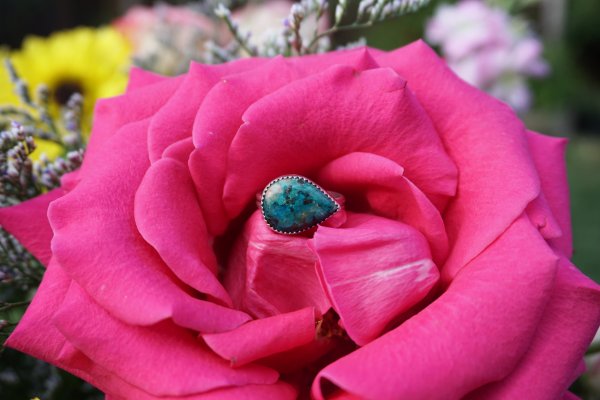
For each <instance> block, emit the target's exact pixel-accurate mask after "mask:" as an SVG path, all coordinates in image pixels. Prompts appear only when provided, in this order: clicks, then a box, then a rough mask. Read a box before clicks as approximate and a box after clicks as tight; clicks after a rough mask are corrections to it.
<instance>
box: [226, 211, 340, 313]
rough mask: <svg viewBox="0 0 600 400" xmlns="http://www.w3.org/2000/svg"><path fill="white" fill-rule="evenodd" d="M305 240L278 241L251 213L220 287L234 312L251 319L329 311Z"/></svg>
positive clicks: (278, 236)
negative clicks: (311, 310)
mask: <svg viewBox="0 0 600 400" xmlns="http://www.w3.org/2000/svg"><path fill="white" fill-rule="evenodd" d="M307 241H308V238H306V237H302V236H296V235H281V234H278V233H275V232H273V231H272V230H271V229H269V227H268V226H267V224H266V223H265V221H264V219H263V217H262V214H261V213H260V211H256V212H255V213H254V214H253V215H252V217H250V219H249V220H248V222H247V223H246V226H245V227H244V232H243V233H242V234H241V235H240V238H238V243H236V245H235V247H234V249H233V250H232V253H231V256H230V260H229V266H228V268H227V271H226V272H225V278H224V285H225V288H226V289H227V291H228V292H229V294H230V295H231V296H232V299H233V302H234V305H235V306H236V307H235V308H236V309H239V310H242V311H245V312H247V313H249V314H251V315H253V316H255V317H257V318H265V317H270V316H274V315H277V314H282V313H290V312H294V311H297V310H300V309H303V308H305V307H316V308H317V309H318V310H319V311H320V312H321V313H325V312H327V310H328V309H329V308H330V307H331V305H330V303H329V300H327V296H326V295H325V293H323V290H322V289H321V285H320V283H319V279H318V277H317V274H316V272H315V262H316V257H315V256H314V254H313V253H312V252H311V251H310V249H309V248H308V247H307V245H306V243H307Z"/></svg>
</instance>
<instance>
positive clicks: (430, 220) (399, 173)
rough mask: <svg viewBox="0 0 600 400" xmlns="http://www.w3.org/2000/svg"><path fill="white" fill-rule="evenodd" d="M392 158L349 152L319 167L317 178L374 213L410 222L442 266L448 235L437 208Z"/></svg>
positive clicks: (326, 186)
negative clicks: (405, 175) (425, 240)
mask: <svg viewBox="0 0 600 400" xmlns="http://www.w3.org/2000/svg"><path fill="white" fill-rule="evenodd" d="M403 173H404V170H403V168H402V167H401V166H399V165H398V164H396V163H395V162H393V161H391V160H389V159H387V158H384V157H380V156H377V155H374V154H369V153H350V154H347V155H345V156H343V157H340V158H338V159H336V160H333V161H332V162H330V163H329V164H327V165H325V166H324V167H323V168H321V170H320V171H319V173H318V175H317V180H318V182H319V184H320V185H321V186H323V187H325V188H327V189H328V190H334V191H336V192H339V193H344V194H345V195H346V198H347V206H351V204H350V202H351V201H354V202H360V201H363V202H366V203H367V205H368V209H366V210H364V211H363V210H361V211H362V212H374V213H375V214H376V215H379V216H382V217H385V218H389V219H393V220H396V221H399V222H402V223H405V224H407V225H410V226H412V227H413V228H415V229H416V230H418V231H419V232H421V233H422V234H423V235H424V236H425V238H426V239H427V241H428V242H429V246H430V248H431V253H432V257H433V258H432V259H433V261H434V262H435V263H436V264H437V265H438V266H440V267H441V266H442V265H443V263H444V261H445V259H446V256H447V255H448V237H447V236H446V230H445V227H444V221H443V220H442V216H441V215H440V212H439V211H438V210H437V209H436V208H435V207H434V206H433V204H431V202H430V201H429V200H428V199H427V197H426V196H425V195H424V194H423V192H421V191H420V190H419V189H418V188H417V187H416V186H415V185H413V184H412V183H411V182H410V181H409V180H408V179H406V178H405V177H404V176H403Z"/></svg>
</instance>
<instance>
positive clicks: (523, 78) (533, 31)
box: [0, 0, 600, 400]
mask: <svg viewBox="0 0 600 400" xmlns="http://www.w3.org/2000/svg"><path fill="white" fill-rule="evenodd" d="M244 3H245V2H244V1H236V0H229V1H227V2H226V3H225V5H226V6H228V7H230V8H231V9H232V11H233V16H234V19H236V18H238V19H240V21H241V27H242V28H244V29H246V30H248V29H249V30H253V31H255V30H261V29H262V27H261V26H260V25H261V24H262V25H264V24H265V23H263V21H265V18H267V19H268V18H270V19H269V21H270V22H269V23H271V24H275V25H276V26H277V25H278V24H279V25H281V22H282V19H283V18H284V17H285V16H286V14H287V13H288V12H289V4H290V3H287V2H284V3H282V4H283V6H282V7H280V6H279V5H276V4H275V3H276V1H272V2H269V3H260V2H252V3H250V4H249V5H248V6H247V8H244V7H243V6H244V5H245V4H244ZM456 3H457V2H456V1H442V0H432V2H431V3H430V5H429V6H427V7H425V8H423V9H421V10H419V11H418V12H416V13H413V14H411V15H407V16H405V17H402V18H400V19H396V20H392V21H388V22H383V23H381V24H378V25H375V26H374V27H372V28H369V29H358V30H349V31H345V32H339V33H337V34H335V35H333V36H331V42H330V43H324V44H323V46H326V45H329V46H330V47H331V48H333V49H335V48H337V47H338V46H343V45H347V44H348V43H353V42H354V43H359V44H360V43H365V41H366V43H367V44H368V45H369V46H372V47H376V48H380V49H383V50H392V49H395V48H397V47H400V46H403V45H405V44H407V43H410V42H412V41H414V40H417V39H419V38H425V39H426V40H427V41H428V42H429V43H430V44H431V45H432V46H433V47H434V48H435V49H436V50H437V51H438V52H439V53H440V55H442V56H443V57H444V58H445V59H446V60H447V61H448V63H449V65H451V66H452V68H453V69H455V71H457V73H459V75H460V76H461V77H463V78H464V79H465V80H467V81H469V82H470V83H472V84H475V85H476V86H479V87H481V88H482V89H484V90H486V91H488V92H490V93H491V94H493V95H497V97H499V98H501V99H503V100H505V101H507V102H509V104H511V106H513V108H515V110H517V111H518V113H519V115H520V116H521V118H522V119H523V120H524V121H525V124H526V125H527V127H528V128H529V129H531V130H535V131H538V132H541V133H544V134H547V135H552V136H560V137H565V138H568V139H569V144H568V147H567V155H566V159H567V169H568V175H569V182H570V190H571V212H572V224H573V240H574V248H575V253H574V256H573V262H574V264H575V265H576V266H577V267H578V268H580V269H581V270H582V271H583V272H584V273H585V274H586V275H588V276H589V277H591V278H592V279H594V280H595V281H596V282H598V283H600V72H599V71H600V24H599V23H598V15H600V2H599V1H597V0H539V1H536V0H521V1H519V0H489V1H487V2H486V3H485V4H486V7H488V9H489V8H490V7H492V6H493V7H495V9H497V10H501V11H498V12H496V14H494V13H493V12H491V11H489V10H488V11H486V10H484V9H481V7H480V9H477V7H478V6H473V5H471V6H469V7H471V8H469V7H465V6H460V7H463V8H462V9H461V8H457V7H458V6H457V5H456ZM467 3H468V2H467ZM471 3H472V2H471ZM166 4H171V5H186V7H187V6H189V7H188V9H189V10H192V12H193V13H194V14H195V15H198V14H200V15H201V17H199V18H192V19H193V21H191V22H190V20H189V15H187V14H186V13H180V12H179V11H173V10H175V9H171V8H169V7H167V6H166ZM264 4H268V5H269V7H267V9H269V10H275V9H278V10H283V11H277V13H275V14H273V15H271V14H269V12H267V11H264V10H262V9H258V8H256V7H257V6H260V5H264ZM140 5H144V6H149V7H153V8H140V7H136V8H133V9H132V7H134V6H140ZM216 5H217V2H215V1H212V0H209V1H204V2H196V3H188V2H183V1H169V2H166V3H160V4H158V3H155V2H154V1H151V0H143V1H137V0H87V1H79V0H0V14H1V15H2V16H4V18H2V23H1V24H0V56H2V55H5V56H6V55H9V54H15V56H14V61H13V62H14V64H15V66H16V67H17V70H18V71H17V72H22V73H23V77H24V78H25V79H26V80H29V81H30V83H34V82H37V81H36V80H38V81H40V82H41V81H44V82H45V83H47V84H48V85H55V86H54V87H52V88H51V89H52V90H53V92H52V93H53V100H52V101H54V102H56V103H57V105H56V107H61V106H63V105H65V103H66V101H67V100H68V98H69V97H70V95H71V94H72V93H74V92H75V91H78V92H84V93H83V94H84V98H85V99H86V101H87V102H88V103H87V104H86V103H84V107H83V111H82V112H83V120H82V124H83V130H84V131H85V129H86V124H87V125H91V109H92V107H93V100H95V99H96V98H98V97H104V96H107V95H114V94H118V92H119V91H121V90H123V88H124V84H125V82H126V74H127V69H128V67H129V65H130V62H131V60H133V64H135V65H138V66H140V67H143V68H146V69H149V70H152V71H155V72H159V73H163V74H170V75H174V74H179V73H182V72H185V69H186V68H187V65H188V64H189V60H190V59H193V60H196V61H200V62H215V57H217V61H219V60H218V57H221V56H219V54H225V55H224V56H222V57H224V59H226V58H227V57H228V55H227V54H228V53H227V52H229V51H230V50H231V46H229V47H227V42H228V41H229V40H231V37H230V36H231V34H230V33H229V32H227V31H226V29H225V30H224V28H223V26H219V25H218V24H217V25H216V22H215V21H218V18H215V16H214V14H213V13H212V10H213V9H214V7H215V6H216ZM444 5H445V6H444ZM452 5H454V6H452ZM332 6H334V4H331V5H330V9H334V8H333V7H332ZM357 7H358V1H356V0H351V1H350V9H351V10H354V9H356V8H357ZM444 7H445V8H444ZM452 7H454V8H452ZM132 10H137V11H136V12H134V13H132V12H131V11H132ZM257 10H258V11H257ZM286 10H287V11H286ZM461 10H462V11H461ZM128 11H129V12H130V13H129V14H127V13H128ZM186 12H187V11H186ZM453 13H454V14H453ZM486 13H487V14H486ZM126 14H127V15H128V17H126V18H122V19H118V18H119V17H123V16H124V15H126ZM157 15H158V17H157ZM355 16H356V12H354V13H353V12H349V15H347V16H346V17H345V19H347V20H348V21H350V22H351V21H352V20H353V19H352V18H355ZM332 18H333V16H331V15H330V16H325V17H324V19H325V20H326V21H325V22H324V25H323V27H321V28H320V29H321V30H323V29H327V26H329V25H330V24H331V23H332V20H331V19H332ZM485 18H489V20H486V21H485V23H486V24H488V25H489V24H491V25H492V26H493V24H494V23H498V24H500V25H498V26H499V27H498V28H497V29H498V30H500V29H508V30H510V32H509V33H507V35H508V36H510V38H512V39H506V40H509V42H510V41H511V40H512V42H511V43H512V44H511V46H513V45H514V46H513V47H511V49H509V50H502V51H504V53H503V52H502V51H500V50H497V49H496V50H494V51H495V53H494V52H491V53H489V54H488V53H486V56H485V59H481V57H482V56H481V54H483V53H484V51H483V50H481V51H480V50H473V48H469V46H470V45H473V43H471V42H470V40H474V39H473V38H477V37H479V38H481V36H482V35H483V36H485V35H484V34H485V32H483V31H482V29H484V27H481V26H477V20H479V23H482V21H483V19H485ZM257 21H258V22H257ZM188 23H189V24H191V25H193V27H194V28H193V29H192V31H191V32H192V33H189V32H187V33H186V32H183V31H182V30H177V31H174V30H173V29H176V28H174V27H173V26H174V25H180V26H181V25H182V24H184V25H185V24H188ZM502 24H504V25H502ZM267 25H268V24H267ZM501 25H502V26H504V28H502V26H501ZM105 26H112V27H114V28H115V29H116V31H118V32H119V33H120V34H122V35H123V36H125V37H126V40H125V41H123V40H121V39H115V38H114V37H112V36H110V35H112V33H103V35H104V36H103V38H101V39H93V40H99V41H98V43H99V44H98V45H97V46H98V47H101V48H103V49H104V55H105V57H104V56H102V55H101V56H100V57H101V58H100V59H99V61H98V62H99V63H100V64H102V63H105V64H106V65H109V64H108V63H109V62H110V63H112V64H110V71H111V72H110V73H108V72H106V71H107V70H108V69H109V67H107V66H104V67H103V69H102V70H100V69H99V68H96V69H94V70H93V71H92V68H88V67H87V66H85V65H82V66H80V69H81V71H79V72H77V74H80V75H81V76H82V78H81V79H82V80H81V81H77V79H70V80H69V79H67V80H64V79H63V80H60V79H58V80H56V79H55V78H53V77H52V76H50V75H44V74H43V73H42V72H40V69H41V68H46V69H48V65H49V64H48V63H52V62H53V63H55V64H56V69H57V74H58V75H60V74H61V71H62V70H61V68H63V69H65V68H73V66H72V65H71V66H68V67H67V66H66V65H67V64H73V63H74V62H73V61H72V60H71V56H72V54H70V53H69V47H68V45H65V44H64V43H69V42H68V40H73V42H72V43H75V42H77V41H79V42H81V41H83V40H84V39H82V37H83V36H85V34H83V33H78V35H79V36H77V37H73V38H72V39H68V40H67V39H65V41H64V43H63V44H60V43H59V44H56V43H55V45H54V46H55V49H58V50H56V53H57V54H56V55H52V56H47V57H46V58H40V59H36V58H35V57H33V56H31V54H30V53H31V51H33V50H32V49H38V53H39V52H41V51H42V50H39V49H41V48H42V47H43V46H42V45H41V44H40V43H38V42H35V40H33V41H31V42H30V43H27V40H29V39H26V38H28V37H29V36H31V35H36V36H39V37H42V38H50V37H54V36H52V35H53V34H54V33H56V32H60V31H65V30H72V29H74V28H78V27H105ZM157 26H158V27H159V28H157ZM465 26H468V27H470V28H468V29H466V28H465ZM157 29H158V30H160V31H158V30H157ZM169 29H171V30H169ZM177 29H180V28H177ZM469 29H470V30H469ZM494 29H495V28H494ZM142 31H143V32H144V33H143V34H142V33H140V32H142ZM488 31H489V29H488ZM215 32H216V33H215ZM457 32H458V33H457ZM469 32H470V33H469ZM254 33H256V32H254ZM492 33H493V32H492ZM469 34H470V35H471V36H472V37H465V36H468V35H469ZM488 34H489V32H488ZM453 35H455V36H453ZM461 35H462V37H461ZM148 37H151V39H148ZM253 37H257V36H256V35H253ZM452 37H457V38H458V39H456V40H457V43H458V44H456V43H455V42H452V43H450V41H451V40H450V39H449V38H452ZM515 38H516V39H515ZM86 40H92V39H89V38H88V39H86ZM490 40H491V41H493V40H496V42H495V43H497V40H500V39H498V38H496V39H490ZM502 40H504V39H502ZM502 40H500V41H502ZM505 42H506V41H505ZM517 42H518V43H517ZM94 43H96V42H94ZM190 43H193V44H194V45H193V46H191V45H190ZM515 43H517V44H519V45H520V44H522V45H523V46H521V47H519V49H521V50H518V51H513V50H514V49H515V48H516V47H515V46H516V45H515ZM479 45H481V43H480V44H479ZM36 46H37V47H36ZM40 46H41V47H40ZM65 46H66V47H65ZM102 46H104V47H102ZM177 46H179V47H177ZM198 46H200V47H202V49H201V50H202V51H200V50H198V48H197V47H198ZM453 46H454V47H453ZM457 46H458V47H457ZM473 46H474V45H473ZM191 47H194V49H193V51H190V48H191ZM173 49H175V50H173ZM207 49H208V50H209V51H208V53H210V54H209V55H210V57H209V56H207V55H206V54H208V53H207ZM211 49H212V50H211ZM215 49H216V50H215ZM44 51H49V50H44ZM236 51H237V50H236ZM265 51H268V49H267V50H265ZM477 51H479V53H477V54H475V53H476V52H477ZM219 52H221V53H219ZM467 53H468V54H467ZM86 54H87V53H86ZM490 54H491V55H490ZM480 56H481V57H480ZM88 57H90V58H91V57H98V56H97V55H89V56H88ZM477 57H479V58H477ZM494 57H496V58H494ZM105 58H106V59H105ZM499 58H502V59H503V61H501V60H499ZM109 59H110V60H109ZM165 60H167V61H165ZM490 60H491V61H490ZM494 60H496V61H494ZM507 60H508V61H507ZM494 62H495V63H496V64H498V65H500V64H502V66H498V65H496V64H494ZM481 63H484V64H485V63H488V64H489V63H491V64H494V65H491V66H490V65H487V64H486V68H487V69H486V71H487V72H486V73H487V75H486V74H484V73H482V72H481V68H482V67H481V65H482V64H481ZM102 65H104V64H102ZM494 68H495V69H494ZM489 71H492V72H489ZM507 71H508V72H507ZM27 74H30V75H27ZM86 74H87V75H90V74H92V75H93V76H94V77H96V80H98V79H100V78H97V77H99V76H101V77H103V78H102V79H105V80H106V85H104V86H99V85H97V84H96V85H91V86H90V85H89V84H87V83H85V80H84V77H85V76H86ZM77 76H79V75H77ZM2 85H4V86H7V85H8V83H7V82H6V83H5V82H4V81H2V75H0V103H2V101H9V102H17V101H18V99H17V98H16V97H14V95H12V94H11V93H9V92H10V90H9V89H10V88H7V87H4V88H3V87H1V86H2ZM3 93H4V94H3ZM3 96H4V97H3ZM11 96H13V97H11ZM89 98H91V99H92V100H91V104H90V100H89ZM50 110H51V111H52V106H50ZM86 110H87V111H86ZM86 112H87V113H88V114H90V116H88V117H89V121H86V118H88V117H86ZM0 128H1V127H0ZM84 136H85V134H84ZM67 144H68V143H67ZM46 150H47V151H46V152H47V153H52V148H51V147H48V148H47V149H46ZM60 151H61V150H60V149H59V150H56V151H55V152H56V153H57V154H58V153H60ZM0 290H2V289H1V288H0ZM5 295H6V293H5ZM1 296H2V293H0V297H1ZM0 300H2V301H5V300H4V299H3V298H2V299H0ZM599 339H600V338H599ZM588 361H589V362H590V365H592V363H593V362H594V359H593V358H591V359H590V360H588ZM599 364H600V363H599ZM592 369H593V368H592ZM598 369H600V366H598ZM592 372H593V371H592ZM596 373H597V375H598V376H596V377H593V376H586V377H585V379H583V378H582V379H580V380H578V381H577V382H576V383H575V384H574V386H573V387H572V389H571V390H572V391H574V392H575V393H577V394H578V395H579V396H581V397H582V398H583V399H600V371H596ZM588 375H589V374H588ZM594 379H595V380H594ZM36 396H37V397H39V398H40V399H41V400H50V399H78V400H83V399H103V395H102V394H101V393H100V392H98V391H97V390H96V389H95V388H93V387H92V386H91V385H88V384H86V383H85V382H83V381H81V380H79V379H77V378H75V377H73V376H71V375H69V374H67V373H65V372H64V371H59V370H58V369H57V368H55V367H52V366H50V365H48V364H46V363H43V362H41V361H39V360H35V359H33V358H30V357H25V356H23V355H20V354H18V353H17V352H15V351H12V350H11V349H7V350H6V351H5V352H4V354H3V355H2V357H1V358H0V398H2V399H8V400H12V399H15V400H16V399H32V398H34V397H36Z"/></svg>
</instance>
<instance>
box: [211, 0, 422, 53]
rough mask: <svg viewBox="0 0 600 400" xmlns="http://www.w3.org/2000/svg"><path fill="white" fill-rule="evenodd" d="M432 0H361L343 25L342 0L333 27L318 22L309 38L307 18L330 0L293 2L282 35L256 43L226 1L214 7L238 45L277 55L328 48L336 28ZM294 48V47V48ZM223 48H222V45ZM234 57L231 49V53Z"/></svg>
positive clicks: (380, 18) (365, 24)
mask: <svg viewBox="0 0 600 400" xmlns="http://www.w3.org/2000/svg"><path fill="white" fill-rule="evenodd" d="M429 2H430V0H362V1H361V2H360V3H359V5H358V10H357V17H356V19H355V20H354V22H352V23H351V24H348V25H342V21H343V20H344V19H345V17H346V16H347V15H348V11H349V4H348V0H339V2H338V4H337V6H336V9H335V17H334V24H333V26H332V27H331V28H330V29H327V30H325V31H323V32H318V23H317V24H315V25H316V28H315V31H314V34H313V36H312V38H311V39H310V40H305V39H304V38H303V37H302V35H301V33H300V27H301V25H302V22H303V21H305V20H306V19H307V18H309V17H312V16H314V18H315V19H316V21H317V22H318V20H319V19H320V18H322V17H323V16H324V15H325V11H326V10H327V9H328V3H327V0H302V1H301V2H299V3H294V5H293V6H292V8H291V10H290V14H289V16H288V17H287V18H286V19H285V20H284V27H283V28H282V30H281V32H280V33H279V35H270V36H267V38H266V39H264V40H263V42H262V43H261V44H260V46H256V45H254V44H252V43H251V42H250V37H251V35H250V33H243V32H241V31H240V29H239V25H238V24H237V22H235V21H233V20H232V19H231V12H230V11H229V9H228V8H227V7H225V6H224V5H223V4H219V6H218V7H217V8H216V9H215V15H216V16H217V17H219V18H221V19H222V20H223V22H224V23H225V25H227V27H228V28H229V30H230V31H231V33H232V34H233V37H234V40H235V41H236V42H237V43H238V44H239V46H240V47H241V48H242V49H244V50H245V51H246V52H247V53H248V54H250V55H252V56H259V55H260V56H266V57H274V56H276V55H279V54H282V55H284V56H287V57H289V56H292V55H306V54H314V53H321V52H325V51H328V50H329V36H331V35H332V34H334V33H336V32H340V31H345V30H351V29H361V28H368V27H371V26H373V25H374V24H377V23H380V22H385V21H389V20H392V19H396V18H399V17H402V16H404V15H407V14H410V13H413V12H416V11H418V10H420V9H421V8H423V7H425V6H426V5H427V4H429ZM292 50H293V51H292ZM219 51H221V52H222V49H219ZM228 56H229V58H231V53H228Z"/></svg>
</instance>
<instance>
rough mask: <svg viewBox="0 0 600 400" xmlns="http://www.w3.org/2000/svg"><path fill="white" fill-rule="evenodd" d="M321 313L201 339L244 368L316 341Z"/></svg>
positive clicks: (310, 312)
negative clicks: (316, 330) (262, 359)
mask: <svg viewBox="0 0 600 400" xmlns="http://www.w3.org/2000/svg"><path fill="white" fill-rule="evenodd" d="M320 317H321V313H320V312H318V310H315V309H314V308H313V307H307V308H304V309H302V310H299V311H295V312H291V313H287V314H280V315H276V316H274V317H269V318H263V319H257V320H255V321H250V322H247V323H245V324H244V325H242V326H239V327H238V328H236V329H234V330H232V331H229V332H222V333H205V334H201V335H200V336H201V337H202V339H204V341H205V342H206V344H207V345H208V347H210V348H211V349H212V350H213V351H214V352H215V353H217V354H218V355H220V356H221V357H223V358H224V359H226V360H228V361H230V362H231V365H232V366H233V367H240V366H243V365H245V364H248V363H250V362H252V361H255V360H258V359H259V358H263V357H267V356H270V355H272V354H276V353H280V352H282V351H286V350H291V349H293V348H295V347H298V346H302V345H305V344H308V343H310V342H311V341H313V339H314V338H315V322H316V319H317V318H320Z"/></svg>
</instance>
